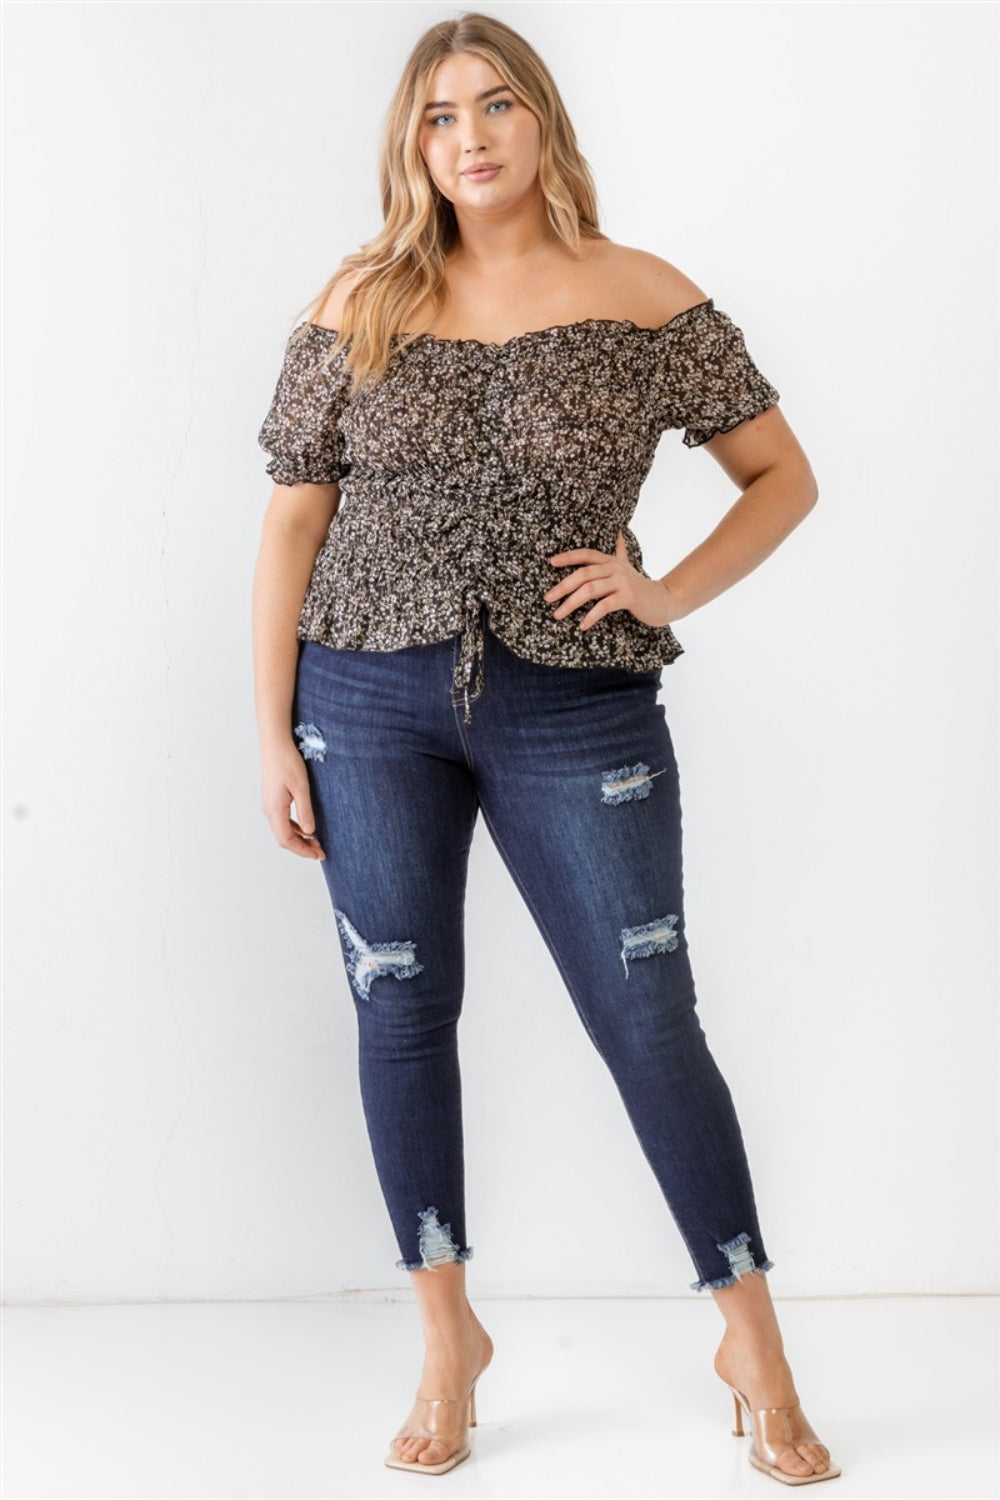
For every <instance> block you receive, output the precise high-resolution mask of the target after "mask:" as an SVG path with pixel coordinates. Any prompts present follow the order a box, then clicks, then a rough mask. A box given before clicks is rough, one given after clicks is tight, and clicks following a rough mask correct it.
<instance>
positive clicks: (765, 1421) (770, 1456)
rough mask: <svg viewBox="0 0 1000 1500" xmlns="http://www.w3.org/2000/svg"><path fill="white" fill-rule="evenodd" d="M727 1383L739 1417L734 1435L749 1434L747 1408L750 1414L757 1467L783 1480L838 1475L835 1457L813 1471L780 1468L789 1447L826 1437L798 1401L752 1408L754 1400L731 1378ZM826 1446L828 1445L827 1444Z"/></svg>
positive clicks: (812, 1480)
mask: <svg viewBox="0 0 1000 1500" xmlns="http://www.w3.org/2000/svg"><path fill="white" fill-rule="evenodd" d="M723 1383H724V1385H725V1386H726V1387H727V1388H728V1389H729V1390H730V1391H732V1393H733V1408H734V1413H735V1421H736V1425H735V1427H734V1428H733V1436H734V1437H743V1436H744V1435H745V1434H744V1431H743V1413H744V1412H746V1414H747V1416H748V1417H749V1418H750V1424H751V1428H752V1433H753V1442H752V1443H751V1444H750V1462H751V1463H752V1464H753V1466H754V1468H755V1469H759V1470H760V1471H761V1473H762V1474H770V1476H771V1478H772V1479H778V1480H780V1481H781V1483H782V1484H816V1483H818V1482H819V1480H821V1479H836V1477H837V1475H838V1474H839V1473H840V1472H841V1470H840V1468H839V1466H838V1465H837V1464H835V1463H833V1462H832V1461H831V1463H830V1465H829V1467H828V1468H826V1469H821V1470H820V1471H819V1472H818V1473H816V1472H813V1473H812V1474H786V1472H785V1470H784V1469H779V1468H778V1457H779V1455H780V1454H781V1453H782V1452H783V1451H784V1450H785V1449H786V1448H796V1447H798V1445H799V1443H819V1442H821V1441H822V1439H821V1438H818V1437H817V1436H816V1434H815V1432H813V1430H812V1428H811V1427H810V1425H809V1423H808V1421H807V1420H806V1414H805V1412H804V1411H803V1410H802V1407H801V1405H800V1404H799V1403H798V1402H796V1403H795V1405H794V1406H765V1407H762V1408H761V1409H760V1411H751V1410H750V1402H749V1401H748V1400H747V1398H746V1396H744V1394H743V1392H742V1391H738V1390H737V1389H736V1387H735V1386H732V1385H730V1384H729V1382H728V1380H727V1381H724V1382H723ZM823 1446H824V1447H826V1444H825V1443H824V1444H823Z"/></svg>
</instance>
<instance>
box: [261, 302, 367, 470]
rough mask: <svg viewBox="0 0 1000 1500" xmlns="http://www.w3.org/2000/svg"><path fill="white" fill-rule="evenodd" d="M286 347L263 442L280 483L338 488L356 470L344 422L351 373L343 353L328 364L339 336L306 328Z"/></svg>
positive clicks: (293, 335)
mask: <svg viewBox="0 0 1000 1500" xmlns="http://www.w3.org/2000/svg"><path fill="white" fill-rule="evenodd" d="M300 327H304V328H305V332H304V333H300V331H299V329H295V330H294V331H293V332H292V333H291V334H290V335H289V339H288V343H287V344H286V346H285V357H284V363H283V364H282V367H281V373H280V375H279V376H278V384H277V386H276V388H275V392H274V396H273V397H272V400H271V406H270V410H269V411H268V413H267V416H266V417H265V418H264V425H263V426H262V427H261V429H260V433H259V435H258V438H257V442H258V444H259V446H260V447H261V448H263V449H264V451H265V452H266V453H270V454H272V455H273V456H272V458H271V462H270V463H269V464H268V465H267V466H266V467H267V473H268V474H270V475H271V478H272V479H273V480H274V482H275V484H336V483H337V482H338V481H339V480H341V479H343V478H344V476H345V475H347V474H349V473H350V471H351V465H350V463H349V462H348V460H347V458H346V453H345V443H344V436H343V433H342V431H341V428H340V418H341V415H342V413H343V410H344V407H345V406H346V404H347V401H348V398H349V396H350V393H351V372H350V370H348V369H345V367H344V355H345V352H346V351H345V350H344V349H343V348H341V349H339V350H338V351H337V353H336V354H334V355H333V357H332V358H331V359H329V360H327V362H326V364H324V363H323V361H324V359H325V358H326V356H328V355H329V353H330V349H331V346H332V344H333V341H334V339H335V338H336V333H335V332H334V331H333V330H332V329H328V328H323V327H321V326H320V325H319V324H318V323H307V324H304V325H300Z"/></svg>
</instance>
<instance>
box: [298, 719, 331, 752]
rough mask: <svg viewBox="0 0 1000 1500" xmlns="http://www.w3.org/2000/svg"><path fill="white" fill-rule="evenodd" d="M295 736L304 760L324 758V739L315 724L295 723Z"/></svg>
mask: <svg viewBox="0 0 1000 1500" xmlns="http://www.w3.org/2000/svg"><path fill="white" fill-rule="evenodd" d="M295 736H296V739H297V740H298V742H299V749H300V750H301V751H302V755H303V758H304V759H305V760H323V759H325V756H326V740H325V739H324V738H323V736H322V734H321V733H320V731H319V730H318V729H317V728H316V725H315V724H296V726H295Z"/></svg>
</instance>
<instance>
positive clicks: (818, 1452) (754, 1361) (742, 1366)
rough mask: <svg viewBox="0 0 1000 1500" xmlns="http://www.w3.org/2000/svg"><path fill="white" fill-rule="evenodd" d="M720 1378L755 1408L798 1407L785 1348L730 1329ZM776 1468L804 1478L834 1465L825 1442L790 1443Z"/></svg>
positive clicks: (718, 1362) (719, 1359)
mask: <svg viewBox="0 0 1000 1500" xmlns="http://www.w3.org/2000/svg"><path fill="white" fill-rule="evenodd" d="M715 1371H716V1374H717V1375H718V1376H719V1377H720V1379H722V1380H724V1381H725V1382H726V1384H727V1385H731V1386H733V1387H734V1388H735V1389H736V1390H738V1391H742V1392H743V1394H744V1396H745V1397H746V1398H747V1400H748V1401H749V1402H750V1407H751V1410H753V1411H760V1410H761V1408H762V1407H765V1406H795V1404H796V1403H797V1402H798V1399H799V1398H798V1395H797V1393H796V1390H795V1382H794V1380H793V1379H792V1372H791V1370H790V1368H789V1365H788V1361H787V1359H786V1358H785V1355H784V1352H783V1350H782V1349H781V1348H780V1347H778V1348H775V1347H774V1346H773V1345H771V1346H768V1345H759V1344H754V1343H753V1342H751V1341H749V1340H747V1339H745V1338H739V1337H737V1336H736V1335H734V1334H732V1333H731V1332H730V1331H729V1330H728V1329H727V1330H726V1332H725V1334H724V1335H723V1338H722V1343H721V1344H720V1345H719V1347H718V1349H717V1351H716V1355H715ZM775 1467H776V1468H779V1469H782V1470H783V1471H784V1472H785V1473H786V1474H793V1475H795V1476H796V1477H801V1476H802V1475H805V1474H821V1473H822V1472H823V1471H824V1470H825V1469H828V1468H829V1467H830V1450H829V1449H828V1448H827V1447H825V1446H824V1444H823V1443H798V1444H797V1445H795V1446H794V1447H793V1446H792V1445H791V1444H789V1446H788V1447H787V1448H783V1449H782V1450H781V1452H780V1453H779V1454H778V1456H777V1458H776V1459H775Z"/></svg>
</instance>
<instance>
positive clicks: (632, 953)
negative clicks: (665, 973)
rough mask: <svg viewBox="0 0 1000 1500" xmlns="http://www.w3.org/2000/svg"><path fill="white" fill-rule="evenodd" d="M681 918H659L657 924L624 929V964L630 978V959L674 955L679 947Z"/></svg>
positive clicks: (643, 924)
mask: <svg viewBox="0 0 1000 1500" xmlns="http://www.w3.org/2000/svg"><path fill="white" fill-rule="evenodd" d="M679 921H680V917H679V916H673V915H671V916H667V917H659V918H657V920H656V921H655V922H643V923H642V924H641V925H640V926H639V927H623V928H622V963H623V964H624V965H625V977H626V978H628V961H629V959H630V958H651V957H652V955H653V954H654V953H672V952H673V951H674V949H675V948H676V947H677V943H678V937H677V932H676V930H675V929H676V925H677V923H678V922H679Z"/></svg>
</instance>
